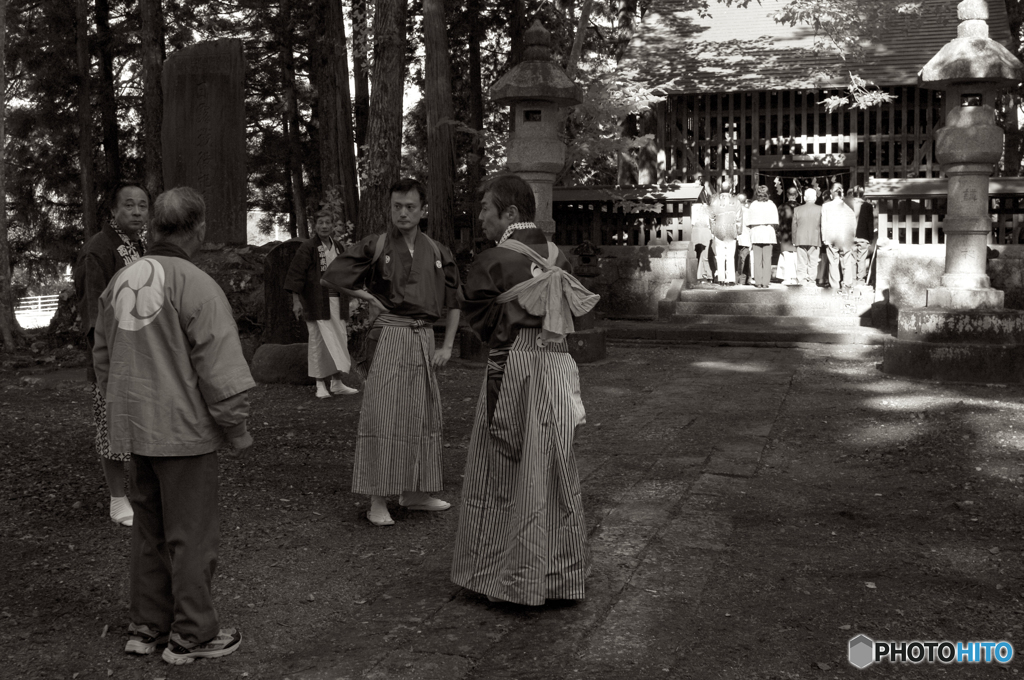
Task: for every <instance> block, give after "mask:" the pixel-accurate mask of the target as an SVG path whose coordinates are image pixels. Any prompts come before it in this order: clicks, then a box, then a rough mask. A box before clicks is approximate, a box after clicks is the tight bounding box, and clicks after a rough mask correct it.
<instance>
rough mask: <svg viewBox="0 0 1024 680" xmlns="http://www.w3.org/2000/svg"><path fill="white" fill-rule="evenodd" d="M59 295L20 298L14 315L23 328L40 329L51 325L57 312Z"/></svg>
mask: <svg viewBox="0 0 1024 680" xmlns="http://www.w3.org/2000/svg"><path fill="white" fill-rule="evenodd" d="M59 298H60V296H59V295H36V296H33V297H23V298H18V304H17V305H15V307H14V315H15V317H17V319H18V323H19V324H21V327H22V328H39V327H41V326H46V325H48V324H49V323H50V319H52V318H53V315H54V313H56V311H57V300H58V299H59Z"/></svg>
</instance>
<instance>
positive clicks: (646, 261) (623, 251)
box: [562, 241, 689, 318]
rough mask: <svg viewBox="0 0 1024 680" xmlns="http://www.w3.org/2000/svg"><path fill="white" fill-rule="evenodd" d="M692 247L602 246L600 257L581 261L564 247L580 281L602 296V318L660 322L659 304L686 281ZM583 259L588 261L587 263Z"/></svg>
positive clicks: (568, 248) (570, 248) (600, 308)
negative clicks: (687, 258) (688, 257)
mask: <svg viewBox="0 0 1024 680" xmlns="http://www.w3.org/2000/svg"><path fill="white" fill-rule="evenodd" d="M688 248H689V243H688V242H685V241H683V242H680V243H679V246H678V247H677V246H676V245H675V244H673V245H671V246H666V245H658V246H601V248H600V253H599V254H598V255H596V256H591V257H589V258H582V257H580V256H579V255H577V254H575V253H573V252H572V250H573V249H572V247H569V246H563V247H562V253H563V254H565V256H566V257H567V258H568V259H569V261H570V262H572V265H573V269H574V270H575V271H576V275H577V278H579V280H580V282H582V283H583V285H585V286H586V287H587V288H589V289H590V290H591V291H593V292H595V293H598V294H599V295H600V296H601V301H600V302H599V303H598V305H597V307H596V310H595V311H596V312H597V315H598V317H600V318H657V316H658V301H659V300H664V299H665V297H666V295H667V294H668V291H669V289H670V288H671V287H672V285H673V282H675V285H676V286H678V285H679V282H680V281H682V280H684V279H685V278H686V254H687V252H688ZM584 259H588V260H589V261H586V262H584V261H583V260H584Z"/></svg>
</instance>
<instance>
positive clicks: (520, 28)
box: [505, 0, 529, 71]
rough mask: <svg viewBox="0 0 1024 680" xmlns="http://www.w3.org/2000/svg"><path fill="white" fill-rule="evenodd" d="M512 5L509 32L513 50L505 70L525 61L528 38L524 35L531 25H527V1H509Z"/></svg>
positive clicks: (510, 51) (510, 52) (509, 54)
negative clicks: (524, 55)
mask: <svg viewBox="0 0 1024 680" xmlns="http://www.w3.org/2000/svg"><path fill="white" fill-rule="evenodd" d="M509 2H510V4H511V15H512V16H511V17H510V18H509V25H508V32H509V37H511V38H512V49H511V50H509V53H508V62H507V63H506V64H505V70H506V71H507V70H509V69H510V68H512V67H513V66H515V65H517V64H518V63H519V62H521V61H522V60H523V53H524V52H525V51H526V38H525V36H524V35H523V34H524V33H526V29H528V28H529V25H527V23H526V0H509Z"/></svg>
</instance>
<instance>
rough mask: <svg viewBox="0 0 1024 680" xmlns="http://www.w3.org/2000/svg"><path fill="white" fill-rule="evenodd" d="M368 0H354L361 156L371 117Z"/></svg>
mask: <svg viewBox="0 0 1024 680" xmlns="http://www.w3.org/2000/svg"><path fill="white" fill-rule="evenodd" d="M366 11H367V5H366V0H352V11H351V13H350V15H349V16H350V17H351V21H352V79H353V80H354V81H355V106H354V107H353V109H354V113H355V118H356V144H357V145H358V147H359V157H360V158H362V157H363V146H364V145H365V144H366V128H367V126H368V122H369V119H370V68H369V67H370V64H369V59H368V58H367V57H368V53H367V49H368V45H369V39H370V24H369V20H368V17H367V13H366Z"/></svg>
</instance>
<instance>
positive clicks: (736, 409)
mask: <svg viewBox="0 0 1024 680" xmlns="http://www.w3.org/2000/svg"><path fill="white" fill-rule="evenodd" d="M846 351H868V350H859V349H857V350H854V349H850V350H846ZM672 356H673V358H674V359H675V362H674V363H672V364H671V365H665V364H663V363H662V362H657V361H640V360H638V359H634V358H632V355H631V354H630V353H628V352H622V351H619V352H615V353H614V355H613V359H611V360H610V361H615V362H620V363H621V362H626V363H629V362H635V363H636V366H635V370H629V371H616V373H618V374H620V375H622V374H624V373H626V374H629V375H631V376H632V378H631V379H629V381H628V382H626V383H619V384H610V383H608V382H606V378H605V374H606V373H607V371H605V370H602V368H603V367H602V364H597V365H589V366H583V367H581V378H582V382H583V396H584V402H585V405H586V407H587V410H588V422H589V426H588V427H587V428H585V430H584V431H583V433H581V436H580V438H579V440H578V442H577V457H578V464H579V468H580V475H581V477H582V480H583V488H584V494H585V496H584V504H585V508H586V511H587V517H588V526H589V528H590V531H591V547H592V550H593V572H592V575H591V577H590V579H589V581H588V595H587V599H586V600H585V601H583V602H581V603H574V604H556V605H548V606H546V607H542V608H535V609H534V608H526V607H517V606H512V605H492V604H489V603H488V602H487V601H486V600H484V599H483V598H481V597H478V596H476V595H475V594H472V593H467V592H466V591H464V590H461V589H459V588H457V587H455V586H453V585H452V584H451V583H450V581H448V568H449V564H450V555H448V554H440V555H437V556H434V557H430V558H428V559H427V561H425V562H424V563H423V564H422V567H421V568H420V569H419V570H418V571H417V572H416V575H415V577H414V578H413V579H409V580H406V581H403V582H401V583H396V584H394V585H392V586H391V587H390V588H388V589H387V590H386V592H385V593H384V594H383V595H382V596H381V597H378V598H377V599H376V600H375V601H373V602H372V603H370V604H369V606H367V607H366V608H365V609H364V611H365V613H364V615H363V616H361V617H359V619H358V620H355V621H350V620H346V621H338V622H337V627H336V629H333V630H327V631H322V632H323V635H324V636H325V638H326V639H329V640H331V641H333V642H332V644H331V645H324V644H322V643H316V644H310V645H309V646H308V647H307V648H299V649H296V650H295V651H294V652H293V653H292V654H291V656H290V662H289V666H290V669H291V670H292V673H291V674H290V675H289V676H288V677H289V680H319V679H328V678H330V679H341V678H379V679H385V678H387V679H389V680H390V679H394V678H417V680H424V679H426V678H447V679H452V680H454V679H462V678H464V679H466V680H472V679H477V678H479V679H483V678H486V679H488V680H497V679H503V678H508V679H509V680H512V679H515V680H526V679H530V678H537V679H538V680H539V679H542V678H543V679H544V680H555V679H556V678H587V679H588V680H598V679H603V678H608V679H609V680H611V679H613V678H614V679H616V680H618V679H620V678H623V677H624V676H623V669H625V668H629V669H631V672H630V676H632V677H634V678H649V677H659V676H662V677H668V673H669V671H670V669H671V667H672V665H673V663H674V661H675V659H676V655H677V654H678V653H679V650H680V647H681V643H682V641H683V640H684V639H685V635H686V631H687V629H688V628H689V627H691V626H694V625H696V622H694V621H692V620H690V619H689V618H688V616H687V611H688V610H692V609H693V608H694V607H695V605H696V604H697V603H698V602H699V600H700V597H701V593H702V591H703V589H704V586H705V583H706V582H707V581H708V579H711V578H714V567H715V563H716V559H717V554H718V553H719V552H720V551H721V550H722V549H723V548H724V546H725V545H726V544H727V542H728V540H729V536H730V533H731V531H732V527H731V525H730V520H729V519H728V517H727V515H725V514H724V513H723V512H720V511H719V509H720V508H721V507H722V506H723V505H724V504H725V502H726V500H727V499H728V498H730V497H732V496H733V495H734V494H742V493H743V492H744V488H745V486H746V484H747V481H748V479H749V478H750V477H751V476H753V475H755V474H756V472H757V466H758V461H759V459H760V457H761V453H762V451H763V450H764V448H765V446H766V443H767V440H768V437H769V435H770V433H771V430H772V426H773V423H774V422H775V420H776V418H777V417H778V415H779V412H780V409H781V408H782V406H783V404H784V402H785V400H786V398H787V394H788V390H789V387H790V383H791V380H792V377H793V375H794V373H795V371H796V369H797V367H798V366H799V362H801V361H803V360H805V356H806V353H805V352H799V351H792V350H773V349H755V348H723V349H716V350H714V351H708V350H707V349H704V348H700V347H693V348H686V349H675V350H673V355H672ZM605 365H607V364H605ZM630 368H631V369H632V368H633V367H630ZM655 381H656V382H655ZM652 384H657V385H658V386H659V388H658V389H657V391H655V390H654V389H652V388H651V387H649V385H652ZM598 452H600V453H598ZM453 500H454V501H455V503H456V506H457V504H458V499H457V498H455V499H453ZM328 648H329V649H328Z"/></svg>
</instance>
